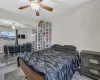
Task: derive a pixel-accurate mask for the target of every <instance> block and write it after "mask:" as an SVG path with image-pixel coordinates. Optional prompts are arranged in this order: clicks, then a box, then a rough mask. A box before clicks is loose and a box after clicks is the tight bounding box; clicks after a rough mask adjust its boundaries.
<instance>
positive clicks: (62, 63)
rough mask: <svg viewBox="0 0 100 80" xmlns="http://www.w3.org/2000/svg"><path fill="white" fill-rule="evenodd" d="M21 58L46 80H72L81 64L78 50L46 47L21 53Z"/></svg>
mask: <svg viewBox="0 0 100 80" xmlns="http://www.w3.org/2000/svg"><path fill="white" fill-rule="evenodd" d="M19 58H21V59H23V60H24V61H25V63H26V64H27V65H28V66H30V68H32V69H33V70H34V71H36V72H37V73H42V75H43V76H44V78H45V80H71V78H72V76H73V74H74V73H75V72H76V70H77V69H78V66H79V54H78V52H76V51H56V50H53V49H44V50H40V51H34V52H30V53H29V52H26V53H24V54H21V55H20V56H19V57H18V59H19Z"/></svg>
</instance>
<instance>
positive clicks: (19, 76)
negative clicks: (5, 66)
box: [4, 69, 27, 80]
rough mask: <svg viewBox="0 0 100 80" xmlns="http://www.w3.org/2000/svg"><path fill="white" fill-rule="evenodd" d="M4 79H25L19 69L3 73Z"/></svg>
mask: <svg viewBox="0 0 100 80" xmlns="http://www.w3.org/2000/svg"><path fill="white" fill-rule="evenodd" d="M4 79H5V80H27V79H26V76H25V75H24V73H23V71H22V70H21V69H17V70H14V71H12V72H8V73H5V75H4Z"/></svg>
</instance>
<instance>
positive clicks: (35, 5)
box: [18, 0, 53, 16]
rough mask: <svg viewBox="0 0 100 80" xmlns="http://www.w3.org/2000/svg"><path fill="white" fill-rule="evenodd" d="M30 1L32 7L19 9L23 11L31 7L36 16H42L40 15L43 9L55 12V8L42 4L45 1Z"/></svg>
mask: <svg viewBox="0 0 100 80" xmlns="http://www.w3.org/2000/svg"><path fill="white" fill-rule="evenodd" d="M28 1H30V2H31V5H26V6H22V7H19V8H18V9H20V10H22V9H25V8H28V7H31V8H32V9H33V10H34V11H35V12H36V16H39V15H40V13H39V9H40V8H43V9H45V10H48V11H50V12H52V11H53V8H50V7H48V6H45V5H42V4H40V3H41V2H42V1H43V0H28Z"/></svg>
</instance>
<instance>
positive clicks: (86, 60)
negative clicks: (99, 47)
mask: <svg viewBox="0 0 100 80" xmlns="http://www.w3.org/2000/svg"><path fill="white" fill-rule="evenodd" d="M80 57H81V65H80V69H81V75H87V76H89V77H91V78H93V79H96V80H100V52H95V51H86V50H83V51H81V52H80Z"/></svg>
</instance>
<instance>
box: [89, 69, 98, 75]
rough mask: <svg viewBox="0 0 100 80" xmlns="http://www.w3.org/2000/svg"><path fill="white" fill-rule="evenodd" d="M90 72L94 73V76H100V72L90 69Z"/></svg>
mask: <svg viewBox="0 0 100 80" xmlns="http://www.w3.org/2000/svg"><path fill="white" fill-rule="evenodd" d="M90 72H91V73H94V74H97V75H98V74H99V71H97V70H94V69H90Z"/></svg>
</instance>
